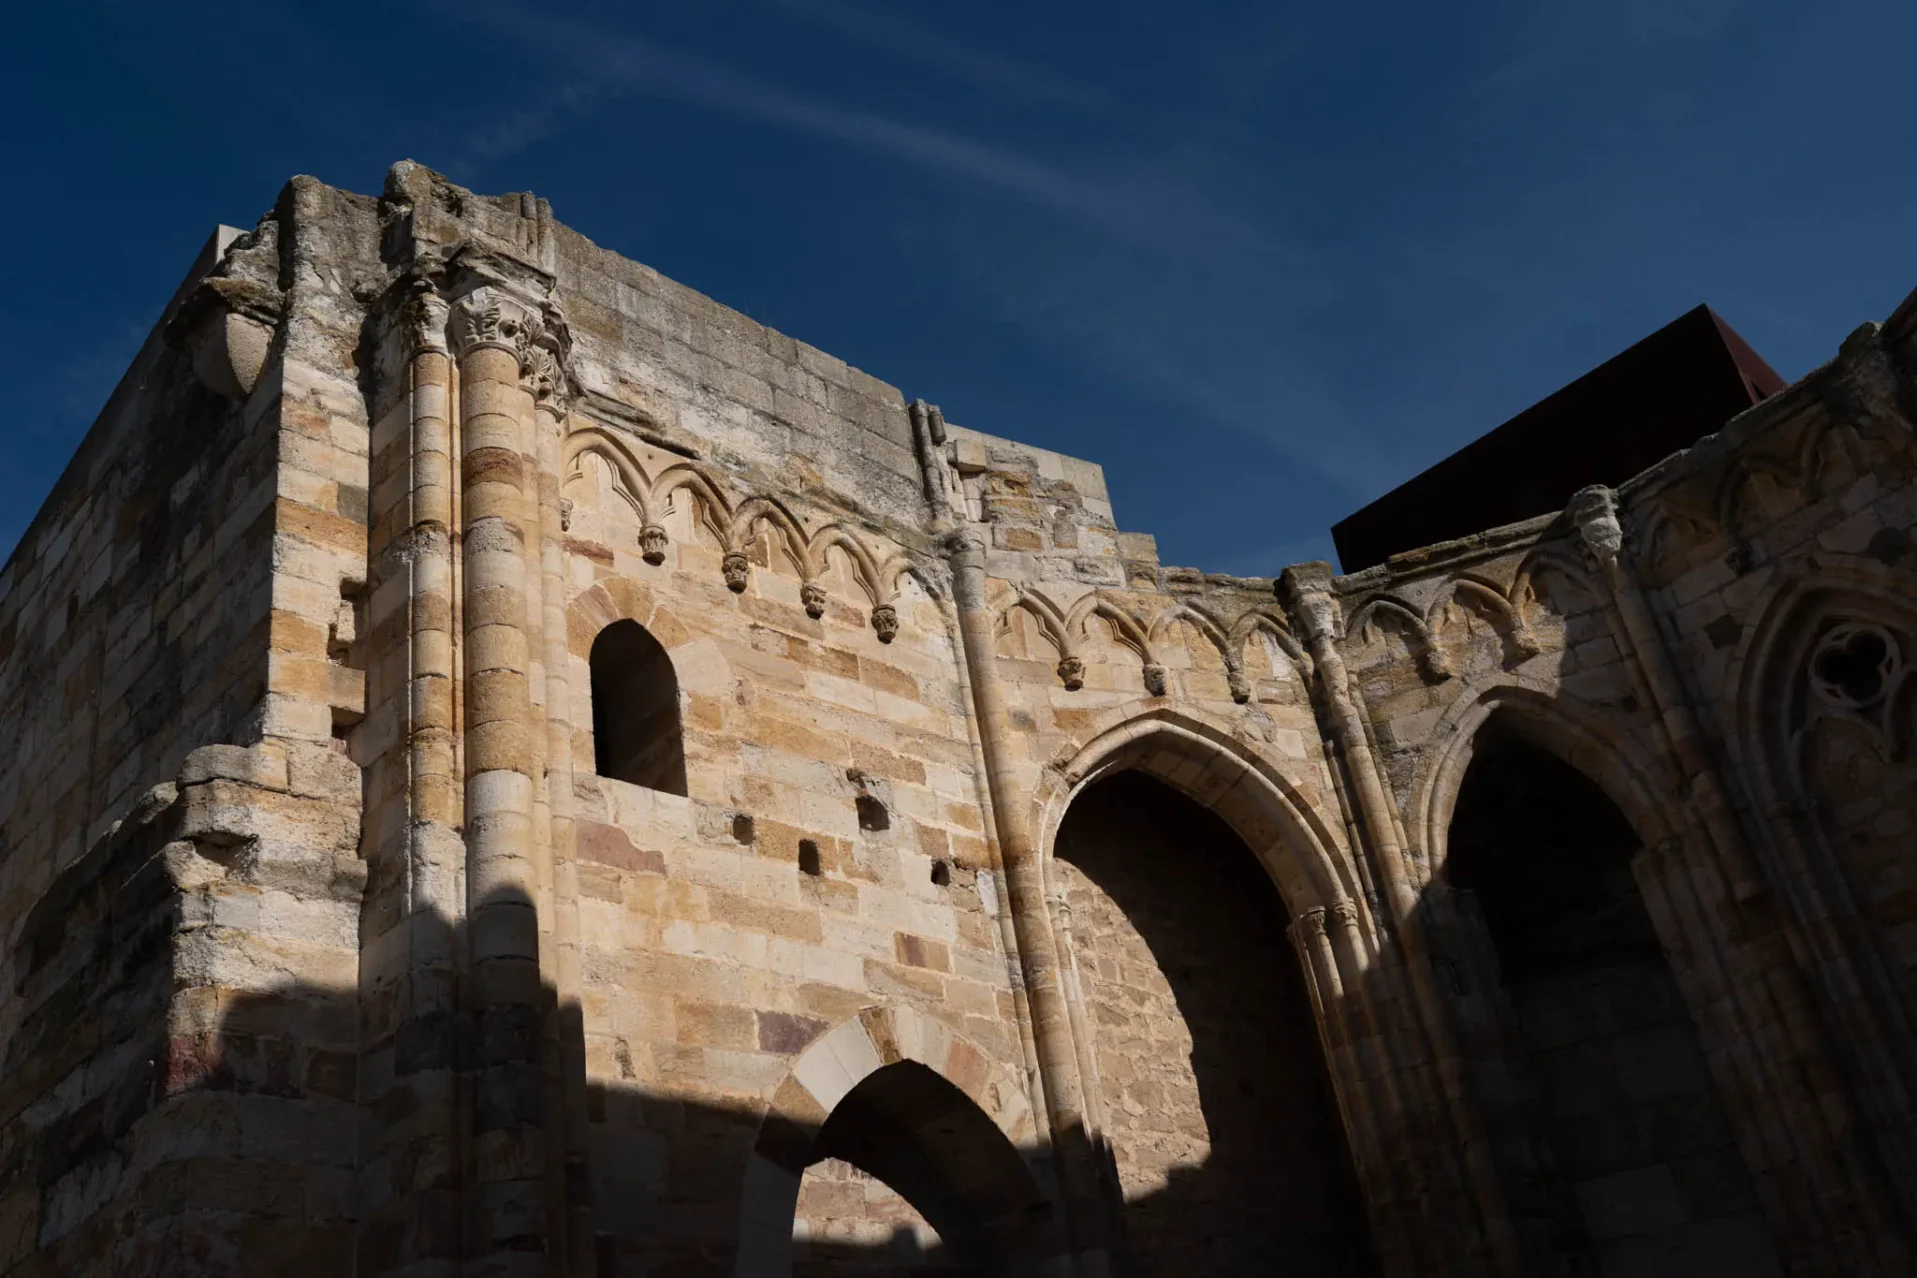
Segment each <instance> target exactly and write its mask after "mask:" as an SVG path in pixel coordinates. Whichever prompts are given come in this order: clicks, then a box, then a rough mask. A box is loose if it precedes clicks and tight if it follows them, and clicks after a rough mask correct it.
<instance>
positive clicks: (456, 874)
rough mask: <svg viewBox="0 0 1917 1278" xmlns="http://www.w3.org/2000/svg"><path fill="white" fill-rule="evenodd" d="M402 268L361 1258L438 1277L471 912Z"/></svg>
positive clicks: (447, 542) (369, 927) (452, 1164)
mask: <svg viewBox="0 0 1917 1278" xmlns="http://www.w3.org/2000/svg"><path fill="white" fill-rule="evenodd" d="M408 283H409V285H410V293H409V295H407V296H405V297H404V298H403V300H402V301H401V305H400V308H399V313H398V316H397V319H398V323H397V325H396V326H395V333H394V336H395V337H396V338H397V340H398V341H400V342H402V343H404V347H403V362H402V363H401V364H400V370H399V371H400V375H401V376H402V377H403V378H404V379H405V380H404V383H403V392H402V395H401V403H400V406H399V407H398V408H397V409H396V410H395V415H396V416H399V419H400V424H399V425H398V426H397V427H396V428H395V431H394V437H393V438H391V440H390V442H389V443H386V444H385V445H383V446H382V447H380V448H378V449H377V450H376V456H377V458H378V459H379V462H380V463H381V464H380V466H379V468H378V472H377V474H376V486H375V487H376V493H377V498H376V501H375V505H376V506H377V508H378V509H379V510H380V512H381V517H380V519H379V520H377V521H376V527H377V528H378V529H380V530H381V531H384V530H385V529H387V528H389V527H390V530H391V531H390V534H389V535H388V536H387V538H386V541H385V544H384V545H381V546H378V548H377V551H376V561H377V562H376V566H375V570H374V572H373V574H372V580H373V582H374V584H375V585H376V587H377V588H376V590H375V591H374V593H373V594H372V596H371V598H370V601H369V605H368V616H367V621H368V634H369V637H370V638H369V642H370V643H371V644H372V645H374V653H373V654H372V655H371V656H370V659H369V661H368V676H369V677H368V695H369V700H368V706H367V710H368V712H369V715H371V714H373V713H375V712H378V711H380V707H379V706H376V705H375V704H374V702H373V700H372V698H373V695H374V693H375V691H377V695H378V696H379V698H381V700H382V701H383V703H384V704H385V705H386V706H389V707H390V710H388V711H385V713H390V714H391V716H392V721H393V723H394V726H395V729H396V736H397V743H396V744H395V745H394V746H393V747H392V748H391V749H390V750H388V751H382V752H381V754H380V755H379V756H378V757H377V758H376V759H374V760H372V761H371V762H370V764H369V773H368V775H369V776H370V777H372V778H373V785H372V787H371V790H372V793H371V796H370V798H369V810H368V814H367V815H368V825H367V828H368V830H369V831H374V832H377V833H376V836H375V837H376V839H377V841H378V842H377V846H369V847H368V848H367V849H366V855H367V856H368V859H369V861H371V862H373V865H372V891H371V894H370V895H369V899H368V902H367V905H366V908H365V913H364V917H363V920H362V924H361V932H362V946H361V974H362V995H363V998H362V1001H361V1036H362V1043H363V1045H364V1046H363V1049H362V1050H363V1051H364V1053H365V1055H366V1057H367V1059H368V1060H384V1059H386V1058H390V1065H389V1066H387V1068H386V1069H384V1070H379V1071H375V1072H374V1073H373V1075H372V1077H371V1078H370V1079H369V1080H368V1082H367V1083H366V1084H364V1085H363V1090H362V1092H361V1103H362V1104H363V1105H367V1106H371V1107H373V1109H374V1110H375V1112H400V1113H406V1114H409V1115H411V1119H410V1121H409V1122H407V1123H406V1124H404V1125H403V1126H400V1125H392V1126H388V1127H386V1128H385V1129H383V1130H382V1132H381V1139H380V1140H379V1141H378V1142H376V1143H375V1144H374V1145H372V1147H371V1148H370V1149H369V1150H368V1152H367V1153H366V1155H365V1157H364V1159H363V1162H362V1169H361V1194H362V1203H363V1208H362V1211H363V1218H364V1221H365V1225H364V1232H363V1234H362V1251H361V1257H362V1265H363V1268H364V1271H365V1272H367V1273H379V1274H406V1275H409V1276H411V1278H449V1276H450V1275H451V1274H453V1273H454V1272H456V1270H457V1267H458V1264H459V1258H460V1254H461V1251H462V1245H461V1239H460V1228H459V1221H460V1212H461V1203H462V1201H463V1195H462V1180H461V1168H462V1163H463V1157H462V1153H461V1150H462V1132H463V1120H462V1116H461V1105H460V1097H459V1070H460V1059H459V1043H460V1026H459V1022H460V1014H461V1009H460V969H461V966H462V963H461V959H460V954H459V940H458V938H459V930H460V928H461V926H462V925H463V921H464V919H465V914H466V901H465V873H466V864H465V863H466V848H465V842H464V840H463V839H462V838H461V836H460V824H461V821H462V820H463V815H464V807H465V803H464V798H465V796H464V792H463V789H462V787H461V785H460V779H459V765H458V755H457V740H456V733H457V724H456V715H455V702H454V688H455V680H454V666H453V662H454V649H455V644H454V639H453V629H454V625H455V622H454V602H455V601H454V595H455V592H456V584H455V577H454V571H453V554H454V541H455V522H456V517H455V513H454V511H455V501H456V496H455V494H456V485H455V483H454V477H453V456H452V454H453V445H452V413H451V406H450V404H449V402H448V396H449V394H450V384H451V380H452V370H451V364H450V361H449V359H448V357H447V352H446V334H445V329H446V318H447V307H446V303H445V301H444V300H443V299H442V298H441V297H440V296H439V294H438V292H437V291H436V290H435V289H434V287H433V285H432V283H431V282H430V281H428V280H427V279H425V278H423V277H416V278H414V279H413V280H411V281H409V282H408ZM389 458H390V461H389V460H387V459H389ZM388 512H390V513H388ZM381 1074H384V1077H383V1078H382V1077H380V1075H381Z"/></svg>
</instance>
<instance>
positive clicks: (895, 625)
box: [872, 604, 899, 643]
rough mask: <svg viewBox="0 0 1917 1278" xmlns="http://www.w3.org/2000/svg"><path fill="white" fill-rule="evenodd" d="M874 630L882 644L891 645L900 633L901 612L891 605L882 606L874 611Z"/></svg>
mask: <svg viewBox="0 0 1917 1278" xmlns="http://www.w3.org/2000/svg"><path fill="white" fill-rule="evenodd" d="M872 630H873V633H875V634H877V635H878V637H879V642H880V643H891V642H892V640H893V638H894V637H895V636H896V635H897V634H898V633H899V610H898V609H897V608H894V607H893V606H892V605H891V604H880V605H879V606H878V607H876V608H874V609H873V610H872Z"/></svg>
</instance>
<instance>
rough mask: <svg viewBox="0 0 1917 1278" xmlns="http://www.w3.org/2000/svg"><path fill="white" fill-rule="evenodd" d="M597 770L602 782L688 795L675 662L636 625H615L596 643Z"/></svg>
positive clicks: (593, 663) (592, 659)
mask: <svg viewBox="0 0 1917 1278" xmlns="http://www.w3.org/2000/svg"><path fill="white" fill-rule="evenodd" d="M589 660H590V663H591V666H592V735H593V753H594V756H595V757H594V769H595V770H596V771H597V772H598V773H599V775H600V776H602V777H611V778H612V779H613V780H615V781H625V782H628V783H629V784H632V785H638V786H644V787H645V788H646V789H648V790H663V791H664V792H665V793H667V794H684V793H686V754H685V740H684V734H683V733H682V731H681V729H680V726H679V679H678V676H677V675H676V674H674V673H673V669H672V658H671V657H669V656H667V655H666V650H665V648H663V647H662V646H660V643H659V641H658V640H657V639H655V638H653V637H652V635H651V634H650V633H648V632H647V630H646V628H645V627H644V626H642V625H640V624H639V623H638V622H636V621H615V622H613V623H612V624H611V625H610V626H607V627H606V628H605V629H604V630H601V631H600V632H599V637H598V638H596V639H594V640H593V641H592V655H591V657H590V659H589Z"/></svg>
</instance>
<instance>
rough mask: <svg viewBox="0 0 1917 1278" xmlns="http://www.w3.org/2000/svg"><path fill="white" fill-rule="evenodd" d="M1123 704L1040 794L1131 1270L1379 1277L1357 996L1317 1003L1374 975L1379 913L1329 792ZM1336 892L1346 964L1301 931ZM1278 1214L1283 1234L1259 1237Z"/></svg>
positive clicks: (1193, 726) (1092, 1098) (1092, 1092)
mask: <svg viewBox="0 0 1917 1278" xmlns="http://www.w3.org/2000/svg"><path fill="white" fill-rule="evenodd" d="M1120 716H1121V717H1119V719H1118V721H1117V722H1115V723H1112V724H1111V725H1110V726H1109V727H1107V728H1106V730H1105V731H1103V732H1100V733H1098V734H1096V735H1094V736H1093V737H1092V738H1091V740H1090V741H1089V742H1088V743H1087V744H1086V745H1085V746H1084V747H1082V748H1079V749H1077V750H1068V751H1061V752H1060V755H1059V757H1058V758H1057V759H1056V760H1055V761H1054V763H1053V764H1052V765H1051V766H1050V767H1048V768H1047V769H1046V773H1045V776H1044V778H1043V780H1042V782H1041V785H1040V787H1039V791H1038V795H1037V799H1038V802H1039V805H1040V808H1039V814H1038V819H1039V822H1040V825H1041V828H1042V830H1043V835H1042V839H1041V848H1042V850H1043V857H1044V862H1043V871H1044V877H1045V879H1046V881H1047V888H1046V891H1045V898H1046V904H1047V909H1048V916H1049V919H1050V924H1051V928H1052V931H1053V934H1054V936H1055V937H1056V939H1057V943H1058V949H1059V955H1060V962H1061V967H1062V969H1063V972H1064V977H1063V979H1064V982H1065V985H1066V989H1067V1000H1068V1009H1069V1014H1070V1021H1071V1024H1072V1027H1073V1034H1074V1037H1075V1039H1076V1050H1077V1054H1078V1060H1079V1068H1080V1070H1081V1072H1082V1075H1083V1077H1084V1078H1085V1080H1086V1085H1087V1093H1086V1112H1087V1115H1088V1118H1089V1121H1090V1123H1091V1125H1092V1126H1093V1127H1094V1128H1095V1129H1096V1130H1097V1132H1098V1139H1099V1145H1100V1147H1101V1148H1102V1149H1104V1150H1106V1151H1108V1153H1107V1157H1108V1159H1109V1164H1108V1173H1109V1175H1110V1176H1111V1177H1112V1182H1111V1183H1112V1184H1113V1186H1114V1188H1115V1190H1116V1193H1117V1198H1116V1200H1115V1202H1114V1206H1115V1208H1116V1209H1117V1210H1118V1211H1119V1212H1120V1213H1121V1214H1122V1219H1123V1222H1124V1224H1123V1229H1122V1231H1121V1234H1122V1236H1123V1238H1124V1239H1125V1243H1124V1246H1125V1250H1126V1253H1127V1254H1126V1256H1125V1259H1124V1264H1125V1265H1128V1266H1131V1267H1133V1268H1135V1269H1136V1271H1137V1272H1140V1273H1144V1274H1160V1273H1166V1274H1169V1273H1200V1272H1202V1273H1213V1272H1222V1273H1252V1272H1258V1273H1263V1272H1289V1271H1290V1269H1291V1268H1292V1267H1293V1266H1296V1267H1297V1268H1298V1271H1299V1272H1304V1271H1307V1270H1308V1271H1309V1272H1314V1273H1318V1272H1341V1273H1342V1272H1349V1273H1353V1274H1365V1273H1370V1272H1372V1268H1371V1263H1372V1256H1371V1252H1372V1243H1371V1235H1370V1227H1369V1225H1368V1223H1367V1221H1366V1218H1365V1213H1364V1209H1363V1207H1362V1194H1361V1191H1360V1190H1359V1188H1358V1182H1357V1179H1356V1170H1355V1167H1356V1163H1357V1161H1358V1160H1357V1159H1356V1157H1355V1156H1354V1136H1353V1131H1354V1125H1355V1124H1357V1123H1359V1122H1360V1121H1362V1120H1360V1119H1357V1118H1355V1117H1353V1116H1352V1115H1353V1114H1354V1113H1355V1112H1356V1111H1355V1109H1353V1108H1351V1107H1354V1106H1357V1105H1359V1104H1360V1103H1361V1102H1359V1101H1358V1100H1357V1098H1356V1097H1355V1095H1354V1094H1352V1093H1350V1092H1349V1091H1347V1092H1346V1093H1345V1094H1344V1095H1343V1096H1342V1097H1341V1095H1340V1093H1339V1090H1338V1084H1337V1083H1336V1082H1334V1076H1335V1075H1337V1074H1338V1072H1339V1069H1340V1068H1341V1067H1340V1066H1338V1065H1336V1064H1334V1058H1336V1057H1337V1054H1338V1053H1339V1052H1340V1051H1341V1050H1342V1042H1343V1039H1342V1037H1341V1035H1340V1033H1339V1032H1338V1031H1337V1030H1336V1029H1335V1028H1334V1027H1333V1024H1332V1018H1335V1017H1337V1016H1338V1015H1339V1014H1340V1010H1339V1009H1333V1010H1329V1011H1327V1010H1324V1009H1322V1008H1321V1007H1320V1006H1319V1005H1317V1004H1316V1002H1315V998H1316V997H1317V996H1318V995H1322V994H1323V992H1324V990H1325V989H1327V988H1334V987H1335V988H1349V987H1350V984H1351V982H1353V981H1356V980H1358V979H1360V976H1359V973H1360V971H1361V970H1362V969H1363V968H1364V967H1365V966H1366V964H1367V960H1368V958H1369V957H1370V956H1371V953H1372V951H1371V949H1370V947H1369V945H1368V944H1367V941H1366V938H1365V937H1364V936H1363V931H1362V929H1363V927H1364V915H1363V905H1362V903H1361V902H1360V901H1357V900H1354V899H1353V898H1354V896H1355V895H1356V894H1355V893H1353V892H1352V890H1351V888H1350V886H1349V881H1348V880H1347V879H1346V878H1345V875H1344V874H1343V873H1341V868H1340V862H1339V861H1337V860H1334V859H1333V856H1332V855H1331V853H1330V852H1329V851H1328V849H1329V847H1330V841H1329V831H1328V830H1326V829H1325V828H1324V827H1323V825H1322V823H1320V822H1318V821H1316V820H1315V817H1316V814H1315V813H1314V812H1313V811H1312V805H1311V804H1310V803H1309V802H1308V801H1307V800H1306V799H1305V798H1304V796H1303V795H1302V794H1300V793H1299V792H1298V791H1297V789H1296V788H1295V787H1294V786H1292V785H1290V784H1288V782H1287V779H1286V778H1284V777H1283V775H1282V774H1281V773H1278V772H1277V771H1276V770H1275V769H1274V768H1272V767H1271V766H1270V764H1269V762H1268V761H1266V760H1264V759H1262V758H1260V757H1259V756H1258V755H1257V754H1256V753H1255V752H1253V751H1252V750H1250V749H1247V748H1246V747H1245V746H1244V745H1243V744H1242V743H1240V742H1236V741H1233V740H1232V739H1231V737H1230V735H1229V734H1228V732H1226V731H1225V730H1224V729H1223V728H1222V727H1221V726H1219V725H1216V724H1212V723H1207V722H1205V721H1203V720H1201V719H1200V718H1198V717H1197V716H1194V715H1191V714H1181V713H1178V712H1176V711H1173V710H1171V709H1169V708H1167V707H1163V706H1162V705H1159V704H1157V703H1154V702H1144V701H1140V702H1134V703H1133V704H1132V705H1130V706H1127V707H1124V708H1123V709H1122V710H1121V711H1120ZM1327 905H1329V906H1332V907H1333V908H1335V909H1336V910H1337V912H1338V916H1339V917H1340V918H1345V919H1350V920H1354V921H1356V922H1357V926H1358V929H1359V931H1358V933H1357V934H1355V935H1354V934H1351V933H1349V932H1347V931H1346V929H1347V928H1349V927H1350V926H1351V924H1350V923H1344V924H1341V926H1340V929H1339V931H1340V935H1339V936H1338V937H1337V938H1335V939H1334V940H1333V941H1332V948H1333V949H1335V950H1336V954H1335V956H1334V954H1333V953H1331V952H1330V951H1329V950H1328V951H1326V952H1325V953H1324V954H1323V955H1316V954H1314V953H1312V952H1310V951H1311V947H1310V945H1309V944H1308V943H1304V944H1300V945H1294V942H1295V941H1298V940H1299V938H1300V936H1301V935H1303V933H1302V932H1301V931H1299V930H1298V928H1287V927H1286V926H1285V924H1286V921H1287V920H1306V921H1305V922H1303V923H1302V924H1300V927H1302V928H1304V929H1306V930H1308V929H1309V928H1311V927H1312V926H1314V925H1315V924H1314V922H1312V920H1316V921H1317V922H1322V920H1323V918H1324V917H1325V911H1324V910H1323V909H1322V907H1324V906H1327ZM1334 967H1335V968H1337V969H1339V971H1338V974H1337V975H1331V972H1332V969H1333V968H1334ZM1327 980H1328V981H1329V985H1327V984H1325V983H1324V982H1326V981H1327ZM1251 1007H1255V1008H1257V1009H1258V1012H1257V1013H1256V1014H1255V1015H1254V1016H1251V1017H1247V1016H1246V1013H1245V1009H1247V1008H1251ZM1345 1077H1346V1078H1348V1077H1349V1075H1348V1074H1347V1075H1345ZM1341 1102H1342V1103H1341ZM1261 1213H1262V1214H1263V1216H1264V1221H1263V1227H1262V1228H1260V1229H1251V1230H1247V1229H1246V1227H1245V1221H1246V1220H1248V1219H1254V1218H1257V1217H1258V1216H1259V1215H1260V1214H1261Z"/></svg>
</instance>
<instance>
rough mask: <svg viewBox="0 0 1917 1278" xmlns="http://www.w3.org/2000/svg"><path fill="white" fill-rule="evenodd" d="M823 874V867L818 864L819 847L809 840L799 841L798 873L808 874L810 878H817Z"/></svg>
mask: <svg viewBox="0 0 1917 1278" xmlns="http://www.w3.org/2000/svg"><path fill="white" fill-rule="evenodd" d="M824 872H825V867H824V866H823V865H821V864H820V862H819V845H818V844H817V843H815V842H813V841H812V840H811V839H800V840H799V873H801V874H809V875H811V876H812V877H814V878H817V877H818V876H819V875H821V874H823V873H824Z"/></svg>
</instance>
